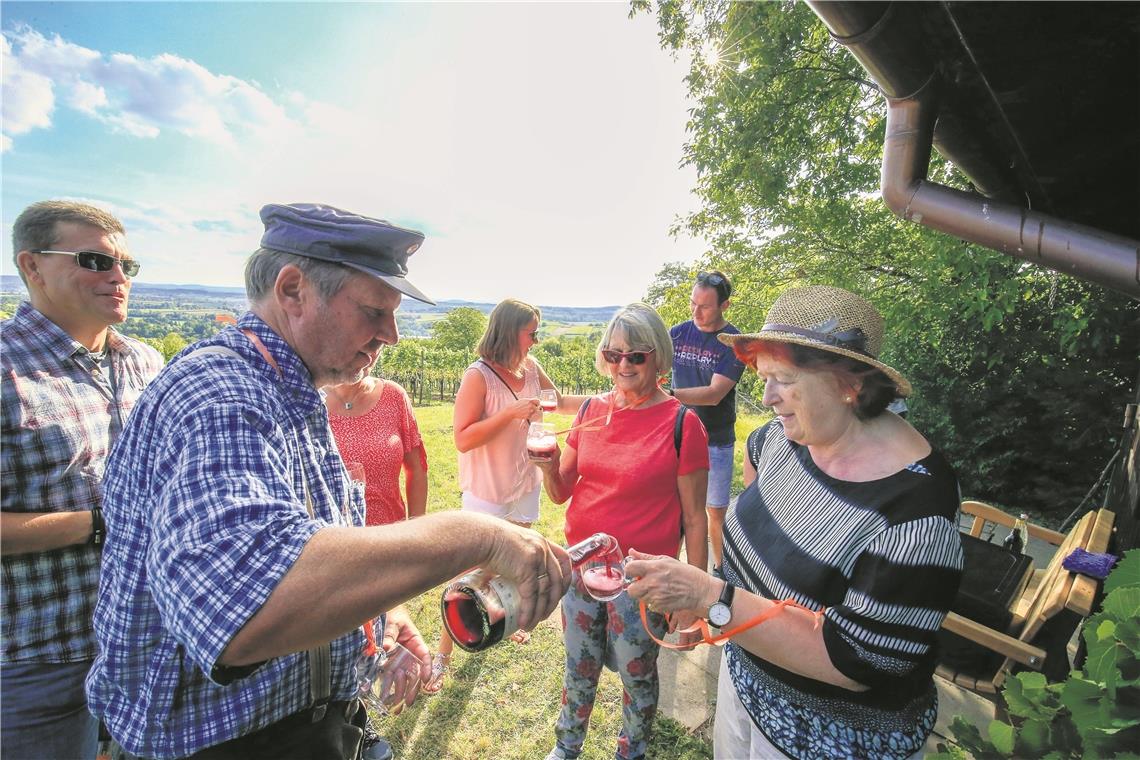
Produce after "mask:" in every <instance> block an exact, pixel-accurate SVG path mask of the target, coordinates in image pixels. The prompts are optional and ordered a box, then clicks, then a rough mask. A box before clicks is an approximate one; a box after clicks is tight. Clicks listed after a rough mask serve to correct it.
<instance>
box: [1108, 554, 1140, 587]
mask: <svg viewBox="0 0 1140 760" xmlns="http://www.w3.org/2000/svg"><path fill="white" fill-rule="evenodd" d="M1129 586H1140V549H1132V550H1130V551H1127V552H1125V553H1124V557H1123V558H1122V559H1121V560H1120V561H1119V562H1117V563H1116V567H1114V568H1113V569H1112V572H1111V573H1109V574H1108V578H1106V579H1105V581H1104V593H1106V594H1111V593H1112V592H1113V591H1116V590H1117V589H1120V588H1126V587H1129Z"/></svg>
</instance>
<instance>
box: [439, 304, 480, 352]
mask: <svg viewBox="0 0 1140 760" xmlns="http://www.w3.org/2000/svg"><path fill="white" fill-rule="evenodd" d="M486 328H487V318H486V317H485V316H483V312H481V311H479V310H478V309H473V308H471V307H470V306H460V307H459V308H458V309H452V310H451V311H449V312H447V314H446V315H445V316H444V317H443V319H441V320H439V321H438V322H436V323H435V324H434V325H432V327H431V336H432V338H433V339H434V340H435V342H436V343H437V344H438V345H439V346H441V347H442V348H447V349H450V350H452V351H470V352H473V351H474V350H475V346H476V344H478V343H479V338H480V337H481V336H482V335H483V330H485V329H486Z"/></svg>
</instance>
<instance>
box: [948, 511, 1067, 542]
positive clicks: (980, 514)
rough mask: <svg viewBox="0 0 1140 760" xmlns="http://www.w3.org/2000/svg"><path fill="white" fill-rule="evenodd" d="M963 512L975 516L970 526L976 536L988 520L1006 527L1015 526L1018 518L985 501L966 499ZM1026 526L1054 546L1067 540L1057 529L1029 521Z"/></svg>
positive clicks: (1033, 533)
mask: <svg viewBox="0 0 1140 760" xmlns="http://www.w3.org/2000/svg"><path fill="white" fill-rule="evenodd" d="M962 512H963V513H964V514H967V515H972V516H973V517H974V521H973V524H971V526H970V535H971V536H973V537H974V538H980V537H981V535H982V526H983V525H984V524H985V523H986V522H992V523H994V524H995V525H1001V526H1003V527H1006V528H1013V525H1014V523H1015V522H1016V521H1017V518H1016V517H1014V516H1013V515H1011V514H1009V513H1008V512H1003V511H1002V510H1000V509H998V508H997V507H995V506H992V505H990V504H986V503H985V502H984V501H964V502H962ZM1025 527H1026V529H1027V530H1028V532H1029V535H1030V536H1032V537H1033V538H1039V539H1041V540H1042V541H1045V542H1047V543H1050V544H1053V546H1060V545H1061V542H1062V541H1064V540H1065V534H1064V533H1058V532H1057V531H1055V530H1050V529H1049V528H1045V527H1043V526H1041V525H1035V524H1033V523H1031V522H1027V523H1026V524H1025Z"/></svg>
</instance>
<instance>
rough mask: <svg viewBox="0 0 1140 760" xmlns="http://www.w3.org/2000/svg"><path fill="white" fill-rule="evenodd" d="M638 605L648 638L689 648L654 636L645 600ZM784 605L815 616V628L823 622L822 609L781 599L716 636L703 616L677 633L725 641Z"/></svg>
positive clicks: (672, 646) (706, 640) (710, 641)
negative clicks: (696, 634) (695, 633)
mask: <svg viewBox="0 0 1140 760" xmlns="http://www.w3.org/2000/svg"><path fill="white" fill-rule="evenodd" d="M640 607H641V624H642V625H643V626H645V631H646V633H648V634H649V636H650V638H652V639H653V640H654V641H656V642H657V643H658V644H660V645H661V646H663V647H665V648H666V649H689V648H691V647H692V645H691V644H670V643H669V642H667V641H662V640H661V639H659V638H657V637H656V636H654V635H653V631H652V630H651V629H650V627H649V620H648V618H647V615H646V608H645V602H641V603H640ZM785 607H795V608H797V609H801V610H804V611H805V612H810V613H811V614H812V615H813V616H815V627H816V628H818V627H819V626H820V624H821V623H822V622H823V613H824V610H813V609H811V608H810V607H805V606H804V605H802V604H800V603H799V602H797V601H795V600H794V599H781V600H780V601H778V602H774V603H773V606H772V607H769V608H768V609H766V610H764V611H763V612H761V613H760V614H759V615H757V616H756V617H754V618H752V619H751V620H745V621H744V622H743V623H741V624H740V625H738V626H736V627H735V628H730V629H728V630H727V631H721V632H720V633H719V634H717V635H716V636H713V635H712V631H710V630H709V624H708V621H707V620H705V619H704V618H697V622H696V623H695V624H694V625H691V626H689V627H688V628H685V629H683V630H681V631H679V633H693V632H695V631H699V632H700V634H701V641H702V642H703V643H705V644H719V643H720V642H722V641H726V640H727V639H730V638H732V637H733V636H735V635H736V634H738V633H740V632H742V631H747V630H748V629H749V628H754V627H755V626H758V625H760V624H761V623H763V622H765V621H767V620H770V619H771V618H774V617H776V616H777V615H779V614H781V613H782V612H783V611H784V608H785Z"/></svg>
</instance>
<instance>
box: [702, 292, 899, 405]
mask: <svg viewBox="0 0 1140 760" xmlns="http://www.w3.org/2000/svg"><path fill="white" fill-rule="evenodd" d="M717 337H718V338H719V339H720V342H721V343H724V344H726V345H729V346H732V345H734V344H736V343H746V342H748V341H752V340H769V341H775V342H778V343H795V344H797V345H800V346H808V347H809V348H815V349H818V350H820V351H827V352H830V353H833V354H840V355H841V356H848V357H850V358H852V359H856V360H858V361H861V362H863V363H864V364H868V365H870V366H872V367H874V368H875V369H878V370H882V372H883V373H884V374H885V375H886V376H887V377H889V378H890V379H891V380H892V381H893V382H894V384H895V388H896V389H897V390H898V395H899V396H902V397H906V396H909V395H910V391H911V386H910V382H909V381H908V380H907V379H906V378H905V377H903V376H902V373H901V372H899V371H898V370H897V369H895V368H894V367H890V366H888V365H886V364H883V363H882V362H881V361H879V359H878V358H877V357H878V355H879V351H880V350H881V349H882V347H883V317H882V315H880V314H879V312H878V311H876V310H875V307H874V306H872V305H871V304H870V303H869V302H868V301H867V300H866V299H864V298H861V297H860V296H857V295H855V294H854V293H852V292H850V291H847V290H844V289H843V288H833V287H830V286H828V285H810V286H808V287H806V288H792V289H791V290H786V291H784V292H783V293H781V294H780V297H779V298H777V299H776V302H775V303H774V304H772V308H771V309H769V310H768V316H767V318H766V320H765V323H764V327H762V328H761V329H760V332H758V333H747V334H744V335H727V334H725V333H721V334H720V335H719V336H717Z"/></svg>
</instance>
